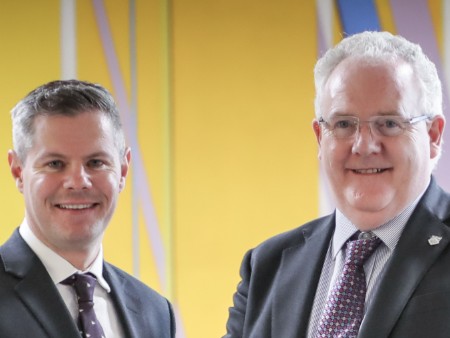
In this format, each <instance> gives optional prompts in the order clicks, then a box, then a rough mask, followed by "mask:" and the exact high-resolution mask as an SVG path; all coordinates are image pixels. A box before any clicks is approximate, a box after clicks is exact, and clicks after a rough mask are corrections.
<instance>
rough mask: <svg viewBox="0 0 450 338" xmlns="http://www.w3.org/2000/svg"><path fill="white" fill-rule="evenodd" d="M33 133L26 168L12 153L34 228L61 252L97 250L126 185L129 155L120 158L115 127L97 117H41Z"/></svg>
mask: <svg viewBox="0 0 450 338" xmlns="http://www.w3.org/2000/svg"><path fill="white" fill-rule="evenodd" d="M34 130H35V134H34V138H33V147H32V148H31V149H30V150H29V151H28V153H27V155H26V160H25V163H21V162H20V160H19V159H18V156H17V154H15V153H14V152H10V154H9V162H10V166H11V171H12V173H13V176H14V178H15V179H16V184H17V187H18V188H19V190H20V191H21V192H22V193H23V195H24V199H25V208H26V218H27V221H28V224H29V225H30V228H31V229H32V231H33V233H34V234H35V235H36V236H37V237H38V238H39V239H40V240H41V241H43V242H44V243H45V244H46V245H47V246H48V247H50V248H52V249H53V250H54V251H56V252H58V253H61V252H63V251H71V250H72V251H73V250H75V251H83V250H92V249H94V250H97V249H98V248H99V246H100V243H101V240H102V237H103V232H104V230H105V228H106V226H107V224H108V222H109V220H110V219H111V216H112V214H113V212H114V209H115V206H116V201H117V198H118V195H119V192H120V191H121V190H122V189H123V187H124V184H125V177H126V174H127V171H128V163H129V159H130V152H129V150H128V151H127V153H126V155H125V156H124V157H123V158H120V156H119V152H118V150H117V148H116V147H115V143H114V130H113V127H112V126H111V123H110V121H109V120H108V118H107V117H106V116H105V115H104V114H102V113H98V112H86V113H82V114H79V115H77V116H75V117H66V116H38V117H37V118H36V120H35V121H34Z"/></svg>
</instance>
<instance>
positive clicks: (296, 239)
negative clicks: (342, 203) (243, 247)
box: [251, 215, 334, 256]
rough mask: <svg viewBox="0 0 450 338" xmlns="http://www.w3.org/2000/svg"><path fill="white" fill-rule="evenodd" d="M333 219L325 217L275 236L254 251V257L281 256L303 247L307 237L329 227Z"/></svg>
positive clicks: (332, 217) (330, 216)
mask: <svg viewBox="0 0 450 338" xmlns="http://www.w3.org/2000/svg"><path fill="white" fill-rule="evenodd" d="M333 219H334V215H328V216H324V217H321V218H317V219H314V220H312V221H310V222H308V223H305V224H303V225H301V226H299V227H297V228H295V229H292V230H289V231H286V232H283V233H280V234H278V235H275V236H273V237H271V238H269V239H267V240H265V241H264V242H262V243H261V244H259V245H258V246H257V247H255V248H254V249H252V250H251V251H252V255H253V256H265V255H272V256H273V255H278V254H281V253H282V252H283V251H284V250H285V249H288V248H290V247H294V246H297V245H301V244H302V243H303V242H304V239H305V237H308V236H311V235H312V234H313V233H314V232H316V231H321V230H323V229H324V228H326V227H329V226H330V224H331V223H332V222H331V221H332V220H333Z"/></svg>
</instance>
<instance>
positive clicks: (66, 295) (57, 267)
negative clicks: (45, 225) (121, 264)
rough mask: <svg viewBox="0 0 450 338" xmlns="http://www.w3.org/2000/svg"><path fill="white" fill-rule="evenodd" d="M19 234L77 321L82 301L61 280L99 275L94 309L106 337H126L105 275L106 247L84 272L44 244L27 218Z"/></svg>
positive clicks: (70, 287) (71, 288) (72, 289)
mask: <svg viewBox="0 0 450 338" xmlns="http://www.w3.org/2000/svg"><path fill="white" fill-rule="evenodd" d="M19 233H20V235H21V236H22V238H23V239H24V241H25V242H26V243H27V244H28V245H29V246H30V248H31V250H33V251H34V253H35V254H36V256H38V257H39V259H40V260H41V262H42V263H43V264H44V266H45V268H46V269H47V272H48V274H49V275H50V277H51V279H52V280H53V282H54V283H55V285H56V288H57V289H58V291H59V293H60V294H61V297H62V299H63V300H64V303H66V305H67V308H68V309H69V312H70V314H71V315H72V318H73V319H74V321H75V323H76V322H77V318H78V303H77V297H76V294H75V289H74V288H73V287H72V286H70V285H63V284H61V282H62V281H63V280H65V279H66V278H67V277H69V276H71V275H73V274H74V273H77V272H78V273H86V272H90V273H92V274H93V275H94V276H95V277H96V278H97V284H96V285H95V290H94V311H95V314H96V316H97V319H98V320H99V322H100V324H101V326H102V328H103V331H104V333H105V336H106V338H121V337H123V329H122V327H121V325H120V321H119V317H118V315H117V311H116V310H115V308H114V304H113V302H112V299H111V297H110V295H109V292H111V288H110V287H109V285H108V283H107V282H106V280H105V279H104V278H103V248H100V252H99V254H98V256H97V257H96V258H95V260H94V262H93V263H92V265H91V266H90V267H89V268H87V269H86V270H85V271H80V270H78V269H77V268H75V267H74V266H73V265H72V264H70V263H69V262H68V261H66V260H65V259H64V258H62V257H61V256H59V255H58V254H57V253H56V252H54V251H53V250H51V249H50V248H49V247H47V246H46V245H45V244H44V243H42V242H41V241H40V240H39V239H38V238H37V237H36V236H35V235H34V233H33V232H32V231H31V229H30V226H29V225H28V223H27V221H26V220H24V221H23V222H22V224H21V225H20V228H19Z"/></svg>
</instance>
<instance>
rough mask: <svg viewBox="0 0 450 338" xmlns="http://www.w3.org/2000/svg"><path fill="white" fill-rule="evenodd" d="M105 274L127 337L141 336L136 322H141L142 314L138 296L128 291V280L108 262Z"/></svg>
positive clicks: (105, 265) (135, 337)
mask: <svg viewBox="0 0 450 338" xmlns="http://www.w3.org/2000/svg"><path fill="white" fill-rule="evenodd" d="M103 274H104V277H105V279H106V280H107V282H108V283H109V284H110V286H111V298H112V300H113V302H114V305H115V307H116V309H117V312H118V315H119V318H120V319H121V323H122V325H123V329H124V333H125V335H126V337H133V338H137V337H139V330H138V325H136V323H138V322H140V317H142V316H140V312H139V304H140V300H139V298H138V296H136V295H133V294H131V293H130V292H128V288H127V283H128V282H127V280H126V279H125V278H123V276H121V275H119V274H117V273H116V272H115V271H114V270H113V268H112V267H111V266H110V265H109V264H108V263H105V264H104V270H103Z"/></svg>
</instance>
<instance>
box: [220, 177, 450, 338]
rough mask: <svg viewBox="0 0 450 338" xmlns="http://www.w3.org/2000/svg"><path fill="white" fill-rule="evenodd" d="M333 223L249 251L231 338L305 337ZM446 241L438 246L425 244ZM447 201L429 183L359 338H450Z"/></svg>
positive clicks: (230, 326)
mask: <svg viewBox="0 0 450 338" xmlns="http://www.w3.org/2000/svg"><path fill="white" fill-rule="evenodd" d="M334 224H335V216H334V214H333V215H330V216H327V217H323V218H320V219H317V220H314V221H312V222H310V223H307V224H305V225H303V226H302V227H300V228H297V229H294V230H292V231H290V232H287V233H284V234H281V235H278V236H276V237H273V238H271V239H269V240H267V241H266V242H264V243H262V244H261V245H260V246H258V247H257V248H255V249H253V250H251V251H249V252H248V253H247V254H246V256H245V258H244V261H243V263H242V266H241V277H242V281H241V282H240V284H239V285H238V289H237V292H236V293H235V295H234V298H233V300H234V306H233V307H232V308H230V316H229V319H228V322H227V334H226V335H225V337H226V338H238V337H239V338H269V337H272V338H302V337H306V331H307V327H308V322H309V317H310V313H311V309H312V304H313V301H314V296H315V291H316V288H317V285H318V282H319V277H320V273H321V269H322V265H323V262H324V259H325V254H326V252H327V249H328V245H329V242H330V239H331V237H332V235H333V230H334ZM432 235H436V236H440V237H442V240H441V241H440V243H439V244H437V245H430V243H429V242H428V239H429V238H430V236H432ZM449 241H450V195H448V194H447V193H445V192H444V191H443V190H441V189H440V188H439V187H438V186H437V185H436V183H435V181H434V179H432V181H431V183H430V186H429V187H428V189H427V191H426V193H425V194H424V196H423V197H422V199H421V201H420V202H419V204H418V205H417V207H416V209H415V210H414V213H413V214H412V216H411V218H410V220H409V221H408V223H407V224H406V227H405V229H404V231H403V234H402V235H401V237H400V240H399V242H398V244H397V247H396V249H395V251H394V253H393V255H392V256H391V258H390V260H389V261H388V262H387V265H386V267H385V268H384V271H383V275H382V279H381V280H380V285H379V288H378V289H377V290H376V293H375V295H374V300H373V302H372V303H371V306H370V308H368V309H367V312H366V316H365V318H364V320H363V323H362V325H361V329H360V332H359V335H358V337H359V338H385V337H390V338H444V337H445V338H448V337H450V245H449Z"/></svg>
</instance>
